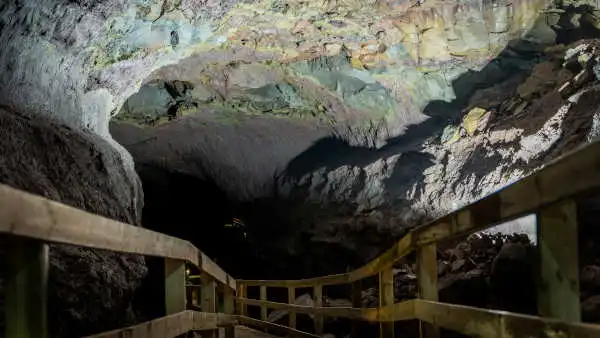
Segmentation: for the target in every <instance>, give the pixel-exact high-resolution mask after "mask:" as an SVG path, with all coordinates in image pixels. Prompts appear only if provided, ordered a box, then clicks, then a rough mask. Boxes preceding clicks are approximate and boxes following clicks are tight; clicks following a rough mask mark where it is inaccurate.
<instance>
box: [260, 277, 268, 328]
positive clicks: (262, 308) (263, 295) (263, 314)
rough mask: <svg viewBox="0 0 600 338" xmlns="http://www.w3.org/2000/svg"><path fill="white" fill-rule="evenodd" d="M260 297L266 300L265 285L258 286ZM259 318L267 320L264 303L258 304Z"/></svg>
mask: <svg viewBox="0 0 600 338" xmlns="http://www.w3.org/2000/svg"><path fill="white" fill-rule="evenodd" d="M260 299H261V300H267V287H266V286H265V285H261V286H260ZM260 320H262V321H266V320H267V306H266V305H265V304H264V303H263V304H261V305H260Z"/></svg>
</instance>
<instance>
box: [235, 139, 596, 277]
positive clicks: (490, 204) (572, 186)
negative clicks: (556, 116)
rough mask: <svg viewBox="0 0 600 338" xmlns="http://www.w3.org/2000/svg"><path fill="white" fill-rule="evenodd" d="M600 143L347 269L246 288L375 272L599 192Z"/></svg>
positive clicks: (583, 147)
mask: <svg viewBox="0 0 600 338" xmlns="http://www.w3.org/2000/svg"><path fill="white" fill-rule="evenodd" d="M599 172H600V142H598V141H596V142H594V143H590V144H586V145H583V146H581V147H579V148H577V149H575V150H573V151H571V152H569V153H568V154H566V155H563V156H561V157H560V158H558V159H556V160H554V161H552V162H550V163H549V164H548V165H546V166H545V167H544V168H543V169H541V170H539V171H538V172H535V173H533V174H532V175H529V176H527V177H525V178H523V179H521V180H519V181H517V182H515V183H513V184H511V185H509V186H506V187H504V188H502V189H500V190H498V191H496V192H494V193H492V194H490V195H488V196H486V197H484V198H482V199H480V200H478V201H476V202H474V203H472V204H470V205H468V206H465V207H463V208H461V209H459V210H457V211H454V212H452V213H450V214H449V215H447V216H445V217H442V218H439V219H437V220H435V221H433V222H431V223H429V224H427V225H423V226H420V227H417V228H415V229H413V230H412V231H410V232H409V233H408V234H407V235H405V236H404V237H403V238H402V239H400V240H399V241H398V242H397V243H396V244H394V246H392V248H390V249H388V250H387V251H385V252H384V253H383V254H381V255H380V256H378V257H377V258H375V259H373V260H372V261H371V262H369V263H367V264H365V265H364V266H362V267H360V268H358V269H356V270H354V271H352V272H348V273H342V274H335V275H327V276H322V277H314V278H307V279H299V280H244V279H239V280H238V282H240V283H243V284H244V285H246V286H260V285H265V286H269V287H312V286H315V285H338V284H345V283H352V282H355V281H358V280H361V279H364V278H368V277H371V276H375V275H376V274H378V273H379V272H381V271H382V270H384V269H385V268H386V267H389V266H392V265H393V264H394V263H396V262H397V261H398V260H399V259H401V258H403V257H405V256H406V255H408V254H409V253H411V252H413V251H414V250H416V249H417V248H418V247H420V246H423V245H426V244H429V243H435V242H439V241H443V240H447V239H451V238H454V237H460V236H465V235H469V234H472V233H475V232H477V231H481V230H485V229H487V228H491V227H493V226H495V225H497V224H498V223H501V222H506V221H510V220H513V219H516V218H518V217H521V216H523V215H526V214H528V213H531V212H535V211H536V210H538V209H539V208H541V207H543V206H544V205H548V204H551V203H553V202H555V201H558V200H561V199H565V198H572V197H575V196H577V195H580V194H585V193H589V192H593V191H598V190H600V175H598V173H599Z"/></svg>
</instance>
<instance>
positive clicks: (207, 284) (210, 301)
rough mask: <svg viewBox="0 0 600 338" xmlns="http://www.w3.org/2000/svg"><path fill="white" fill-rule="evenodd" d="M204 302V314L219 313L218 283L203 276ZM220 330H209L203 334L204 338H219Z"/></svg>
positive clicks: (202, 305)
mask: <svg viewBox="0 0 600 338" xmlns="http://www.w3.org/2000/svg"><path fill="white" fill-rule="evenodd" d="M200 294H201V296H202V301H201V304H200V308H201V309H202V312H210V313H215V312H217V282H215V280H214V279H212V278H211V277H210V276H204V275H203V276H202V290H201V291H200ZM218 333H219V331H218V330H208V331H203V332H202V338H217V337H218Z"/></svg>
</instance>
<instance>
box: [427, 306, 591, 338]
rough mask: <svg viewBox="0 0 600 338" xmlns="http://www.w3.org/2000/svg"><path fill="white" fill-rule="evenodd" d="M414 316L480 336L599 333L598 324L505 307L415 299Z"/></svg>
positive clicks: (579, 337) (581, 337) (567, 337)
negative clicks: (490, 307) (569, 320)
mask: <svg viewBox="0 0 600 338" xmlns="http://www.w3.org/2000/svg"><path fill="white" fill-rule="evenodd" d="M415 315H416V318H417V319H419V320H422V321H426V322H428V323H430V324H432V325H435V326H438V327H441V328H445V329H448V330H453V331H456V332H459V333H462V334H465V335H468V336H474V337H481V338H498V337H502V338H521V337H561V338H594V337H600V325H593V324H582V323H573V322H564V321H560V320H557V319H551V318H542V317H535V316H527V315H520V314H515V313H510V312H505V311H495V310H488V309H479V308H474V307H468V306H462V305H453V304H445V303H438V302H431V301H425V300H420V299H418V300H415Z"/></svg>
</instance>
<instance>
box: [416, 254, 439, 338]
mask: <svg viewBox="0 0 600 338" xmlns="http://www.w3.org/2000/svg"><path fill="white" fill-rule="evenodd" d="M417 282H418V285H419V298H421V299H425V300H430V301H437V300H438V289H437V255H436V245H435V244H427V245H424V246H422V247H420V248H419V249H418V250H417ZM419 329H420V331H421V337H426V338H436V337H439V335H440V333H439V330H438V329H437V328H435V327H433V326H432V325H430V324H428V323H425V322H423V321H421V322H419Z"/></svg>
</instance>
